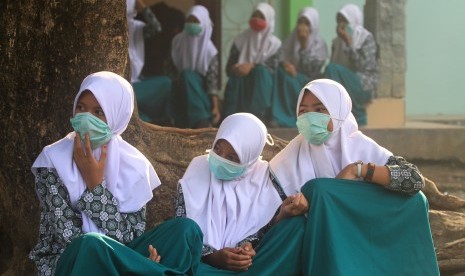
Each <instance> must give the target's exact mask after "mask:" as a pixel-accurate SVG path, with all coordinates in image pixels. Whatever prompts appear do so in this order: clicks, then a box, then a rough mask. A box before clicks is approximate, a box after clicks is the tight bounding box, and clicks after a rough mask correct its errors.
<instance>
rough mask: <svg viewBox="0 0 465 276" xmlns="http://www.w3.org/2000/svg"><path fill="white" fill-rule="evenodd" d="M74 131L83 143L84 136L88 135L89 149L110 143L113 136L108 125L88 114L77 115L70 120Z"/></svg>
mask: <svg viewBox="0 0 465 276" xmlns="http://www.w3.org/2000/svg"><path fill="white" fill-rule="evenodd" d="M70 121H71V125H72V126H73V128H74V131H76V132H79V134H80V135H81V141H82V142H83V143H85V141H86V140H85V134H86V133H89V140H90V147H91V148H92V149H96V148H98V147H101V146H103V145H105V144H106V143H107V142H108V141H110V139H111V137H112V136H113V134H112V133H111V130H110V128H109V127H108V125H107V124H106V123H105V122H104V121H102V120H100V119H99V118H97V117H95V116H94V115H92V114H91V113H89V112H83V113H78V114H76V115H75V116H74V118H71V120H70Z"/></svg>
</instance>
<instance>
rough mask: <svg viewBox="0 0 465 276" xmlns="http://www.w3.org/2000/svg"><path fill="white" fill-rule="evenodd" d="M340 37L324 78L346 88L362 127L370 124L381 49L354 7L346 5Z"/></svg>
mask: <svg viewBox="0 0 465 276" xmlns="http://www.w3.org/2000/svg"><path fill="white" fill-rule="evenodd" d="M336 21H337V28H336V33H337V37H336V38H335V39H334V40H333V44H332V52H331V61H330V64H329V65H328V66H327V67H326V69H325V72H324V76H325V77H326V78H329V79H332V80H335V81H337V82H339V83H341V84H342V85H343V86H344V87H346V89H347V92H349V95H350V97H351V98H352V104H353V105H352V113H353V114H354V116H355V119H356V120H357V123H358V124H359V125H360V126H364V125H366V124H367V117H366V105H367V104H368V103H370V102H371V99H372V98H373V97H374V95H375V92H376V88H377V85H378V62H377V55H378V47H377V44H376V41H375V39H374V37H373V34H371V33H370V32H369V31H368V30H367V29H365V28H364V27H363V13H362V11H361V10H360V8H359V7H358V6H356V5H354V4H346V5H344V6H343V7H342V8H341V9H340V10H339V12H338V13H337V16H336Z"/></svg>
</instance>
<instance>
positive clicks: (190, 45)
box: [171, 5, 218, 76]
mask: <svg viewBox="0 0 465 276" xmlns="http://www.w3.org/2000/svg"><path fill="white" fill-rule="evenodd" d="M190 15H193V16H195V17H196V18H197V19H198V20H199V22H200V25H201V26H202V33H201V34H200V35H198V36H192V35H189V34H188V33H186V31H183V32H181V33H179V34H177V35H176V36H175V37H174V38H173V42H172V50H171V57H172V58H173V62H174V65H176V68H177V69H178V70H179V71H182V70H185V69H191V70H194V71H196V72H198V73H200V74H201V75H202V76H205V75H206V74H207V71H208V66H209V65H210V62H211V60H212V58H213V57H215V55H216V54H217V53H218V50H217V49H216V47H215V45H213V42H212V41H211V36H212V30H213V27H212V22H211V20H210V15H209V13H208V10H207V9H206V8H205V7H204V6H200V5H196V6H193V7H192V9H191V10H190V11H189V13H188V15H187V16H188V17H189V16H190Z"/></svg>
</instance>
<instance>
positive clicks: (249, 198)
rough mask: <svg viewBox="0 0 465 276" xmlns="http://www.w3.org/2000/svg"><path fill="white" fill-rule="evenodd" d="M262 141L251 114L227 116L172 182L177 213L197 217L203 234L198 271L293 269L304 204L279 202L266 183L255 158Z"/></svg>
mask: <svg viewBox="0 0 465 276" xmlns="http://www.w3.org/2000/svg"><path fill="white" fill-rule="evenodd" d="M244 133H247V135H244ZM266 140H267V130H266V127H265V125H264V124H263V123H262V122H261V121H260V120H259V119H258V118H257V117H255V116H254V115H252V114H249V113H236V114H233V115H231V116H228V117H227V118H226V119H224V121H223V122H222V123H221V125H220V128H219V129H218V133H217V135H216V138H215V141H214V142H213V147H212V149H211V150H210V152H209V154H207V155H202V156H198V157H195V158H194V159H193V160H192V162H191V163H190V164H189V167H188V168H187V170H186V173H185V174H184V176H183V177H182V179H181V180H180V181H179V185H178V197H177V200H176V216H178V217H188V218H191V219H193V220H194V221H196V222H197V223H198V225H199V226H200V228H201V229H202V232H203V235H204V239H203V244H204V245H203V254H202V255H203V258H202V263H201V265H200V268H199V270H198V273H199V275H221V274H228V273H233V271H235V272H241V271H242V272H243V273H246V274H250V275H271V274H272V273H279V274H280V275H295V274H299V273H300V248H301V243H302V234H303V230H304V222H305V218H304V216H299V215H300V214H303V213H304V212H305V211H306V210H307V202H306V200H305V198H304V197H303V195H302V194H300V193H299V194H296V195H292V196H290V197H288V198H287V199H284V197H283V196H284V194H283V192H282V190H281V188H280V187H279V186H276V185H274V184H273V182H272V181H271V180H270V174H269V166H268V162H266V161H263V160H261V158H260V154H261V153H262V150H263V148H264V146H265V142H266ZM282 199H284V202H282ZM277 210H278V211H277ZM275 213H277V215H276V216H275ZM278 222H279V223H278ZM272 225H274V226H273V227H271V226H272ZM270 228H271V229H270ZM265 233H266V234H265Z"/></svg>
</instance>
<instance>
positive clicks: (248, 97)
mask: <svg viewBox="0 0 465 276" xmlns="http://www.w3.org/2000/svg"><path fill="white" fill-rule="evenodd" d="M274 24H275V11H274V10H273V8H272V7H271V6H270V5H269V4H267V3H258V4H257V6H256V8H255V10H254V12H253V13H252V16H251V18H250V21H249V25H250V29H247V30H245V31H243V32H242V33H240V34H239V35H238V36H237V37H236V38H235V39H234V43H233V45H232V46H231V50H230V53H229V58H228V62H227V64H226V74H227V75H228V78H229V79H228V82H227V84H226V89H225V92H224V93H225V94H224V102H223V112H222V117H223V118H226V117H227V116H229V115H231V114H233V113H236V112H249V113H252V114H254V115H255V116H257V117H258V118H260V119H261V120H263V121H265V122H267V121H269V119H270V118H269V117H270V114H269V113H270V112H271V110H270V109H271V94H272V89H273V77H272V75H273V73H274V70H275V69H276V68H277V67H278V62H279V55H280V51H279V50H280V47H281V41H280V40H279V38H277V37H276V36H274V35H273V32H274Z"/></svg>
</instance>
